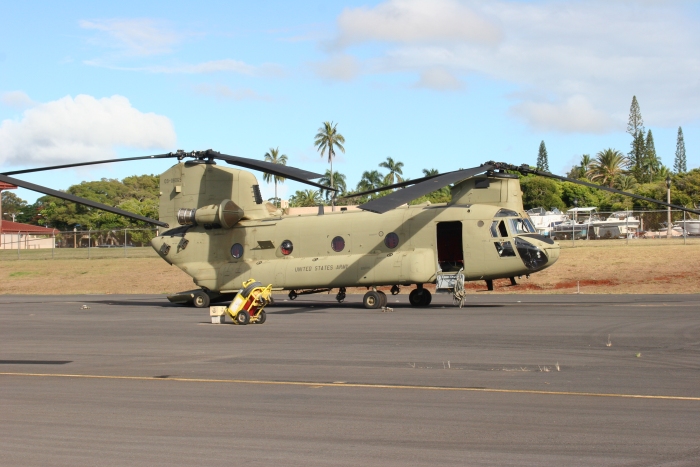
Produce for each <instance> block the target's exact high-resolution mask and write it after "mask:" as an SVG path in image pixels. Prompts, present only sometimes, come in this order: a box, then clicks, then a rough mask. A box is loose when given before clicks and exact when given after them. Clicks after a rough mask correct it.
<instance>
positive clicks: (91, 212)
mask: <svg viewBox="0 0 700 467" xmlns="http://www.w3.org/2000/svg"><path fill="white" fill-rule="evenodd" d="M67 191H68V193H71V194H73V195H76V196H80V197H82V198H87V199H90V200H93V201H97V202H99V203H102V204H106V205H108V206H114V207H118V208H120V209H124V210H125V211H130V212H134V213H136V214H141V215H144V216H147V217H150V218H152V219H157V218H158V203H159V198H160V189H159V177H158V176H155V175H138V176H136V175H134V176H132V177H126V178H125V179H124V180H122V181H120V180H116V179H107V178H103V179H102V180H99V181H93V182H82V183H80V184H78V185H73V186H71V187H70V188H68V190H67ZM37 202H38V203H41V205H42V210H41V216H42V218H43V221H41V222H40V223H43V224H44V225H47V224H48V225H51V226H52V227H55V228H57V229H59V230H71V229H73V227H76V226H77V225H80V228H82V229H92V230H100V229H101V230H107V229H122V228H127V227H151V226H150V225H149V224H145V223H143V222H140V221H134V220H132V219H128V218H125V217H122V216H118V215H116V214H112V213H108V212H104V211H100V210H98V209H93V208H90V207H87V206H83V205H79V204H75V203H71V202H69V201H65V200H61V199H56V198H53V197H51V196H43V197H41V198H39V200H38V201H37ZM148 240H150V238H149V239H148Z"/></svg>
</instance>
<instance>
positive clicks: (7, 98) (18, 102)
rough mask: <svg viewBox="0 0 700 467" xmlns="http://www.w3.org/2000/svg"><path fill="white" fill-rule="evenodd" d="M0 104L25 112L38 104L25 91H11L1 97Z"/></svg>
mask: <svg viewBox="0 0 700 467" xmlns="http://www.w3.org/2000/svg"><path fill="white" fill-rule="evenodd" d="M0 102H2V104H3V105H5V106H7V107H11V108H13V109H19V110H24V109H28V108H29V107H33V106H34V105H35V104H36V102H34V101H33V100H32V98H31V97H29V96H28V95H27V93H25V92H23V91H9V92H5V93H3V94H2V95H1V96H0Z"/></svg>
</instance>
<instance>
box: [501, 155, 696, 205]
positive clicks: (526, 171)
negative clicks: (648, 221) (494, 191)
mask: <svg viewBox="0 0 700 467" xmlns="http://www.w3.org/2000/svg"><path fill="white" fill-rule="evenodd" d="M498 165H499V167H501V166H502V168H507V169H508V170H517V171H518V172H520V173H522V174H533V175H539V176H540V177H548V178H554V179H556V180H561V181H562V182H571V183H576V184H578V185H583V186H587V187H590V188H596V189H598V190H604V191H609V192H610V193H615V194H618V195H623V196H629V197H630V198H634V199H638V200H641V201H647V202H650V203H656V204H660V205H662V206H666V207H669V208H673V209H678V210H680V211H685V212H692V213H693V214H698V215H700V211H698V210H695V209H689V208H686V207H684V206H678V205H676V204H671V203H667V202H665V201H659V200H658V199H654V198H647V197H646V196H641V195H636V194H634V193H628V192H626V191H621V190H617V189H615V188H610V187H607V186H603V185H596V184H595V183H589V182H584V181H582V180H576V179H574V178H566V177H562V176H560V175H554V174H552V173H549V172H543V171H541V170H537V169H533V168H531V167H528V166H526V165H522V166H520V167H517V166H513V165H509V164H498Z"/></svg>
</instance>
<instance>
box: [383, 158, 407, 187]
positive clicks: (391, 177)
mask: <svg viewBox="0 0 700 467" xmlns="http://www.w3.org/2000/svg"><path fill="white" fill-rule="evenodd" d="M379 167H381V168H383V169H387V170H388V171H389V173H388V174H386V176H385V177H384V183H385V184H386V185H393V184H394V183H401V182H403V178H402V177H401V176H402V175H403V162H398V161H396V162H394V159H392V158H391V157H387V158H386V161H385V162H381V163H380V164H379Z"/></svg>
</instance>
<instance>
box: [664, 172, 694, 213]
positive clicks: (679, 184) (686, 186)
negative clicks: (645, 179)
mask: <svg viewBox="0 0 700 467" xmlns="http://www.w3.org/2000/svg"><path fill="white" fill-rule="evenodd" d="M664 179H665V177H664ZM673 186H674V187H675V188H676V189H675V190H672V191H671V193H672V194H673V192H682V193H684V194H685V195H686V196H687V197H688V198H689V200H690V202H689V203H688V204H686V205H685V206H688V207H696V206H700V169H692V170H690V171H688V172H681V173H678V174H676V175H674V176H673Z"/></svg>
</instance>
